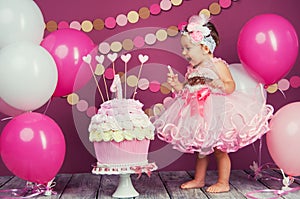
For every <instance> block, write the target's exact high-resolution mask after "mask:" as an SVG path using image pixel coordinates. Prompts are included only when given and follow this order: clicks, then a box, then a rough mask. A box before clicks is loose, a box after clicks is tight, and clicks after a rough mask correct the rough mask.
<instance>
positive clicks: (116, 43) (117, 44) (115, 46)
mask: <svg viewBox="0 0 300 199" xmlns="http://www.w3.org/2000/svg"><path fill="white" fill-rule="evenodd" d="M110 49H111V51H113V52H120V51H121V50H122V44H121V42H119V41H114V42H112V43H111V44H110Z"/></svg>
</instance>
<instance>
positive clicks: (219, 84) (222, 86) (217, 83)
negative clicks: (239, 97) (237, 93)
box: [208, 79, 225, 92]
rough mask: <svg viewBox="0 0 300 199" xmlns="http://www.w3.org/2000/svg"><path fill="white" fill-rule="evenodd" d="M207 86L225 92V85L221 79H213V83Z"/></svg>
mask: <svg viewBox="0 0 300 199" xmlns="http://www.w3.org/2000/svg"><path fill="white" fill-rule="evenodd" d="M208 85H209V86H210V87H212V88H217V89H220V90H221V91H223V92H224V90H225V84H224V82H223V81H222V80H221V79H214V80H213V81H211V82H210V83H208Z"/></svg>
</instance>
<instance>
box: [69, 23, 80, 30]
mask: <svg viewBox="0 0 300 199" xmlns="http://www.w3.org/2000/svg"><path fill="white" fill-rule="evenodd" d="M70 28H73V29H76V30H80V29H81V24H80V23H79V22H78V21H72V22H71V23H70Z"/></svg>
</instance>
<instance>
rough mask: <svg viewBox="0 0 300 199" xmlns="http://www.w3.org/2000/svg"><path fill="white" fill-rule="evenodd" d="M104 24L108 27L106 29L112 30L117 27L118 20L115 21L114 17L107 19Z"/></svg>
mask: <svg viewBox="0 0 300 199" xmlns="http://www.w3.org/2000/svg"><path fill="white" fill-rule="evenodd" d="M104 24H105V27H106V28H110V29H112V28H114V27H116V20H115V18H113V17H107V18H106V19H105V22H104Z"/></svg>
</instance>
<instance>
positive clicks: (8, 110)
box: [0, 98, 24, 117]
mask: <svg viewBox="0 0 300 199" xmlns="http://www.w3.org/2000/svg"><path fill="white" fill-rule="evenodd" d="M0 112H1V113H4V114H5V115H8V116H13V117H14V116H17V115H20V114H22V113H24V111H23V110H19V109H17V108H14V107H12V106H11V105H9V104H7V103H6V102H5V101H4V100H3V99H2V98H0Z"/></svg>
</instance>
